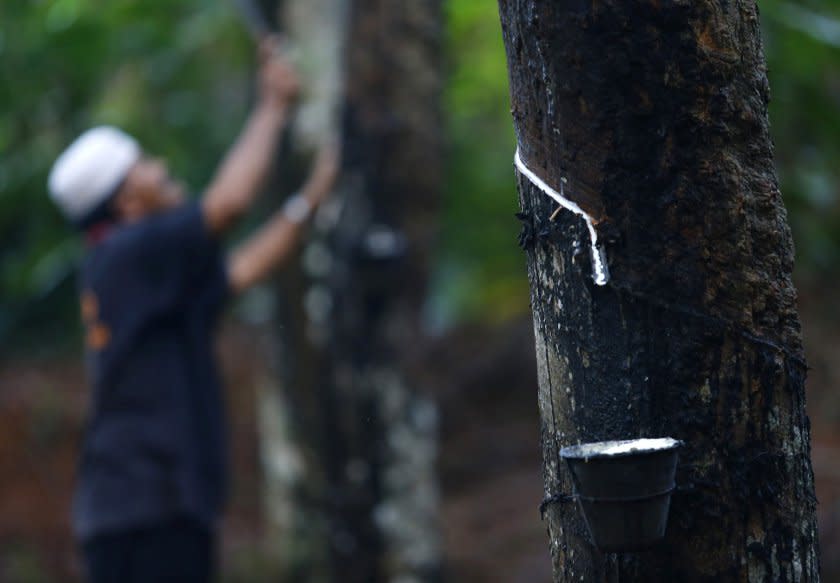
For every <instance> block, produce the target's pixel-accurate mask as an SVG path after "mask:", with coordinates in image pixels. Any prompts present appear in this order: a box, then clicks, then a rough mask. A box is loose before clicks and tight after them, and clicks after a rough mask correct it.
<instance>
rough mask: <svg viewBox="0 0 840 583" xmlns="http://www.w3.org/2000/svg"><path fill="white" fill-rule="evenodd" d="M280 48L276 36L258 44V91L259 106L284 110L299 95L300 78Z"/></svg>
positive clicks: (280, 45)
mask: <svg viewBox="0 0 840 583" xmlns="http://www.w3.org/2000/svg"><path fill="white" fill-rule="evenodd" d="M281 47H282V44H281V41H280V39H279V37H277V36H269V37H266V38H265V39H263V41H262V42H261V43H260V47H259V56H260V80H259V83H260V87H259V90H260V104H261V105H264V106H268V107H272V108H276V109H279V110H285V109H287V108H288V107H289V105H291V104H292V103H293V102H294V100H295V99H296V98H297V96H298V94H299V93H300V78H299V77H298V74H297V71H296V70H295V68H294V67H293V66H292V64H291V63H290V62H289V61H288V59H287V58H286V57H285V56H284V55H283V54H282V52H281Z"/></svg>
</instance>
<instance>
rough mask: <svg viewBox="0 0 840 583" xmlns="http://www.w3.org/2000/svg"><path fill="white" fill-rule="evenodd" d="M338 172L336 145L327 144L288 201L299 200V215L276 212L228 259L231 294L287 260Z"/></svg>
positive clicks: (330, 188)
mask: <svg viewBox="0 0 840 583" xmlns="http://www.w3.org/2000/svg"><path fill="white" fill-rule="evenodd" d="M338 171H339V149H338V142H336V141H331V142H330V143H328V144H326V145H324V146H322V147H321V149H320V150H319V151H318V155H317V156H316V158H315V162H314V163H313V164H312V171H311V172H310V174H309V178H308V179H307V181H306V184H305V185H304V186H303V188H302V189H301V192H300V195H298V196H296V197H293V198H292V199H290V200H292V201H297V202H301V201H300V198H299V197H303V198H304V199H305V200H306V203H305V204H304V205H303V206H304V209H303V212H301V213H298V211H297V210H295V211H294V212H293V213H292V212H290V211H291V209H288V208H284V210H280V211H278V212H277V213H275V215H274V217H273V218H271V219H270V220H269V221H268V222H267V223H266V224H265V225H263V226H262V227H261V228H260V229H259V230H258V231H257V232H256V233H254V234H253V235H252V236H251V237H250V238H249V239H248V240H246V241H245V242H244V243H243V244H242V245H241V246H240V247H239V248H237V249H236V250H235V251H234V252H233V254H232V255H231V256H230V259H229V262H228V280H229V282H230V287H231V289H232V290H233V291H234V292H242V291H244V290H245V289H247V288H249V287H251V286H252V285H254V284H255V283H257V282H259V281H261V280H262V279H264V278H265V277H266V276H268V275H269V274H270V273H271V272H272V271H273V270H274V269H276V268H277V267H279V266H280V265H282V264H283V263H284V262H285V261H287V260H288V258H289V257H290V256H291V254H292V252H293V251H294V249H295V246H296V245H297V244H298V242H299V241H300V237H301V234H302V233H303V231H304V225H305V221H306V218H307V217H308V216H309V215H311V213H312V211H313V210H314V209H315V207H317V206H318V204H320V203H321V202H322V201H323V200H324V199H325V198H326V196H327V195H328V194H329V193H330V191H331V190H332V189H333V185H334V184H335V179H336V177H337V176H338ZM295 206H297V205H295Z"/></svg>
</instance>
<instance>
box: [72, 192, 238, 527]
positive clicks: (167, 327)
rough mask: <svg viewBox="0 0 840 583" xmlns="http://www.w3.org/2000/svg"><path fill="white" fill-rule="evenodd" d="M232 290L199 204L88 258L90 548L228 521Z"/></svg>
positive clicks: (125, 229)
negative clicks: (223, 380) (180, 525)
mask: <svg viewBox="0 0 840 583" xmlns="http://www.w3.org/2000/svg"><path fill="white" fill-rule="evenodd" d="M227 290H228V285H227V279H226V274H225V269H224V264H223V261H222V255H221V253H220V250H219V246H218V245H217V243H216V241H215V240H214V239H213V238H212V237H211V236H210V234H209V233H208V231H207V228H206V226H205V224H204V220H203V217H202V213H201V210H200V208H199V207H198V205H196V204H187V205H184V206H182V207H179V208H177V209H175V210H172V211H168V212H165V213H162V214H160V215H155V216H152V217H150V218H147V219H145V220H143V221H140V222H138V223H136V224H130V225H126V226H121V227H120V228H119V229H116V230H114V231H113V232H112V233H110V234H109V235H108V236H107V237H106V238H105V239H104V240H103V241H101V242H100V243H99V244H97V245H96V246H95V247H93V248H92V249H91V250H90V252H89V254H88V257H87V258H86V260H85V263H84V265H83V268H82V274H81V295H82V317H83V320H84V323H85V329H86V334H87V354H88V369H89V374H90V377H91V381H92V384H93V394H92V403H91V413H90V418H89V419H88V427H87V432H86V435H85V439H84V442H83V445H82V456H81V463H80V467H79V475H78V483H77V490H76V496H75V501H74V521H73V522H74V529H75V531H76V534H77V535H78V536H79V537H81V538H82V539H86V538H89V537H91V536H93V535H96V534H101V533H106V532H113V531H118V530H123V529H128V528H132V527H137V526H144V525H152V524H155V523H158V522H160V521H163V520H166V519H168V518H171V517H173V516H176V515H188V516H192V517H195V518H198V519H200V520H201V521H203V522H204V523H206V524H207V525H208V526H211V527H212V526H213V524H214V523H215V521H216V519H217V518H218V516H219V513H220V511H221V507H222V505H223V502H224V498H225V490H226V484H225V478H226V467H225V466H226V463H225V462H226V456H227V451H226V429H225V419H224V410H223V403H222V394H221V387H220V382H219V378H218V374H217V370H216V364H215V358H214V354H213V330H214V327H215V321H216V319H217V316H218V314H219V312H220V310H221V307H222V304H223V302H224V299H225V297H226V295H227Z"/></svg>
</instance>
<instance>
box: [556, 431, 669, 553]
mask: <svg viewBox="0 0 840 583" xmlns="http://www.w3.org/2000/svg"><path fill="white" fill-rule="evenodd" d="M680 446H682V442H681V441H678V440H676V439H671V438H670V437H666V438H660V439H633V440H627V441H602V442H597V443H584V444H581V445H575V446H570V447H564V448H563V449H562V450H560V456H561V457H563V459H565V460H566V463H567V464H568V466H569V469H570V470H571V472H572V482H573V483H574V487H575V495H576V498H577V500H578V503H579V504H580V508H581V510H582V511H583V517H584V519H585V520H586V526H587V527H588V529H589V535H590V537H591V538H592V542H593V543H594V544H595V546H596V547H598V549H600V550H601V551H603V552H606V553H622V552H632V551H640V550H644V549H646V548H649V547H650V546H652V545H654V544H655V543H657V542H659V541H660V540H662V538H663V537H664V536H665V528H666V526H667V523H668V510H669V509H670V505H671V493H672V492H673V491H674V487H675V482H674V478H675V475H676V470H677V449H678V448H679V447H680Z"/></svg>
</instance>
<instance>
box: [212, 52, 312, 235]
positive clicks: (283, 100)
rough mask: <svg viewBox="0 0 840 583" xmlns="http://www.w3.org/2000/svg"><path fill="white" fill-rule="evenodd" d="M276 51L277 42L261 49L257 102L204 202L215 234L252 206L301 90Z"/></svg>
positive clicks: (289, 69)
mask: <svg viewBox="0 0 840 583" xmlns="http://www.w3.org/2000/svg"><path fill="white" fill-rule="evenodd" d="M276 46H277V41H276V39H266V40H265V41H264V42H263V44H262V46H261V47H260V58H261V65H260V87H259V90H260V91H259V101H258V103H257V105H256V106H255V107H254V110H253V111H252V113H251V115H250V117H249V118H248V121H247V122H246V124H245V127H244V128H243V130H242V133H241V134H240V135H239V138H237V140H236V143H235V144H234V145H233V146H232V147H231V149H230V150H229V151H228V153H227V156H226V157H225V159H224V161H223V162H222V164H221V166H219V169H218V170H217V172H216V175H215V176H214V177H213V180H212V181H211V183H210V185H209V186H208V187H207V190H206V191H205V193H204V197H203V198H202V200H201V207H202V210H203V212H204V219H205V222H206V223H207V226H208V229H209V230H210V231H211V232H212V233H221V232H223V231H225V230H226V229H227V228H228V227H230V226H231V225H232V224H233V223H234V221H235V220H236V219H237V218H239V217H240V216H241V215H242V214H243V213H245V211H247V210H248V208H249V207H250V206H251V204H252V203H253V202H254V199H255V198H256V195H257V193H258V192H259V189H260V187H261V186H262V184H263V181H264V180H265V177H266V175H267V174H268V170H269V168H270V167H271V163H272V160H273V159H274V151H275V149H276V147H277V141H278V140H279V137H280V133H281V130H282V129H283V126H284V125H285V122H286V117H287V113H288V109H289V105H290V104H291V102H292V101H293V100H294V99H295V97H296V96H297V93H298V91H299V89H300V82H299V80H298V77H297V73H296V72H295V70H294V68H293V67H292V66H291V65H290V64H289V63H288V62H287V61H286V60H285V59H283V58H282V57H280V56H277V54H276V51H274V47H276Z"/></svg>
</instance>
